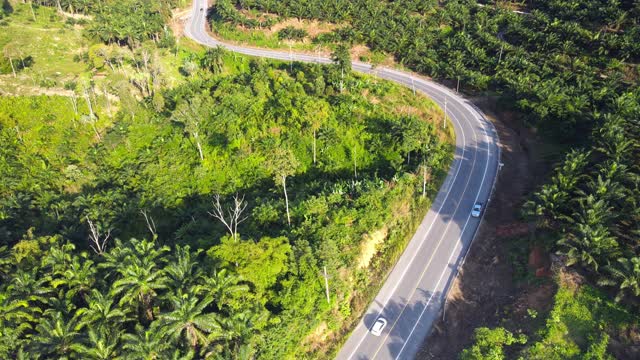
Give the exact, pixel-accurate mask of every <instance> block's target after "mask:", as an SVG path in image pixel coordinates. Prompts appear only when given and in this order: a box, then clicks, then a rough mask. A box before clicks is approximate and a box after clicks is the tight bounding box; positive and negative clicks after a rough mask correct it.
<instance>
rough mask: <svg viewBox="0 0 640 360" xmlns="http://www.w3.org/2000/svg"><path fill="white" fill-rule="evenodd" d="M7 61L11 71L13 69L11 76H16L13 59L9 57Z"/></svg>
mask: <svg viewBox="0 0 640 360" xmlns="http://www.w3.org/2000/svg"><path fill="white" fill-rule="evenodd" d="M9 63H10V64H11V71H13V77H14V78H15V77H18V75H16V68H15V66H13V59H11V58H9Z"/></svg>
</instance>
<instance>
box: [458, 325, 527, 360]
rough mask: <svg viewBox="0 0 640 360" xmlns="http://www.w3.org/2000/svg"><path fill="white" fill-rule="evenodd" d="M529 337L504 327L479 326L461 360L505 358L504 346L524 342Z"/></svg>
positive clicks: (501, 359)
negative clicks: (515, 333)
mask: <svg viewBox="0 0 640 360" xmlns="http://www.w3.org/2000/svg"><path fill="white" fill-rule="evenodd" d="M526 342H527V337H526V336H524V335H522V334H520V335H518V336H514V335H513V334H512V333H511V332H510V331H508V330H506V329H504V328H495V329H489V328H485V327H481V328H477V329H476V330H475V334H474V343H473V346H471V347H470V348H468V349H464V350H463V351H462V353H461V354H460V360H503V359H506V358H505V355H504V346H505V345H506V346H509V345H513V344H524V343H526Z"/></svg>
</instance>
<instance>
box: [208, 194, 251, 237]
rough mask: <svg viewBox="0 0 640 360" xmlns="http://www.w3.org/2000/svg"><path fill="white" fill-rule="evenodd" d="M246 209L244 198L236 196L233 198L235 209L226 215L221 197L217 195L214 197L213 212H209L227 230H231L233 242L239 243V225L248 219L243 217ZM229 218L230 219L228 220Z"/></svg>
mask: <svg viewBox="0 0 640 360" xmlns="http://www.w3.org/2000/svg"><path fill="white" fill-rule="evenodd" d="M246 208H247V203H246V202H245V201H244V196H242V197H238V195H237V194H236V195H235V196H234V197H233V207H231V208H229V209H228V210H227V214H226V215H225V212H224V210H223V209H222V205H220V195H219V194H216V195H214V197H213V212H209V215H211V216H213V217H214V218H216V219H218V220H220V222H221V223H222V224H223V225H224V226H225V227H226V228H227V230H229V233H230V234H231V236H232V237H233V240H234V241H238V225H239V224H240V223H242V222H243V221H245V220H246V219H247V216H244V217H243V216H242V213H243V212H244V210H245V209H246ZM227 216H228V218H229V219H228V220H227Z"/></svg>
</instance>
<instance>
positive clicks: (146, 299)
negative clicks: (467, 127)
mask: <svg viewBox="0 0 640 360" xmlns="http://www.w3.org/2000/svg"><path fill="white" fill-rule="evenodd" d="M117 50H118V48H116V47H114V46H96V47H94V48H93V49H92V51H90V54H89V57H90V58H91V62H92V64H93V66H101V67H102V68H103V69H105V70H107V69H110V68H111V66H112V65H114V66H120V65H118V63H119V61H118V60H117V56H116V55H117ZM136 51H145V49H144V48H140V49H138V50H136ZM112 52H113V53H112ZM185 58H188V61H189V62H192V63H194V64H195V65H196V66H195V69H194V72H193V74H194V75H195V76H193V78H192V79H191V81H189V82H187V83H185V84H182V85H179V86H176V87H174V88H172V89H171V90H167V91H165V92H162V91H156V92H155V94H154V95H153V96H150V95H151V94H149V93H148V92H147V91H146V90H145V94H147V98H146V99H145V100H144V101H143V102H141V103H139V102H137V101H136V99H135V97H134V96H133V95H132V94H131V93H130V90H129V88H127V87H120V85H118V84H121V83H118V82H115V83H114V84H113V85H112V86H114V87H116V89H117V91H118V93H119V94H120V95H121V97H120V100H121V101H120V104H119V106H120V112H119V113H118V114H117V115H115V119H114V120H110V121H109V122H107V121H106V120H105V119H104V118H103V117H102V116H98V117H95V116H94V117H91V116H89V115H88V114H87V113H88V110H89V109H88V108H87V107H86V101H85V102H84V103H83V100H84V99H82V98H80V99H78V101H77V103H74V102H73V101H72V99H69V98H64V97H32V98H0V106H2V107H1V108H2V109H6V111H5V110H3V111H2V112H0V114H2V115H0V124H1V127H0V130H1V131H0V136H2V143H3V146H2V148H0V175H1V176H0V182H1V183H0V184H1V186H0V191H1V192H2V195H3V196H2V199H3V200H2V202H1V203H0V204H1V205H2V207H0V211H1V214H2V217H1V218H0V229H1V230H2V232H1V234H2V239H1V240H2V243H3V244H8V245H11V246H12V248H11V251H13V252H14V254H16V255H17V257H16V256H13V255H12V254H11V253H10V252H9V251H10V250H9V248H8V247H3V248H2V249H0V252H2V253H3V254H4V253H8V252H9V253H8V255H7V256H6V257H0V259H4V258H6V259H7V261H8V262H0V275H1V276H2V277H3V279H5V278H6V280H7V281H3V282H2V284H1V285H0V294H1V295H0V302H1V303H2V306H3V309H5V308H6V310H2V311H3V314H5V313H6V314H7V315H5V316H4V317H3V318H2V319H1V320H0V321H3V322H5V323H3V324H2V325H3V328H4V327H8V328H10V329H11V330H10V331H3V332H2V333H1V334H0V335H1V336H3V341H1V342H0V343H2V344H9V345H7V346H5V347H2V348H0V357H6V358H12V357H16V356H17V354H18V353H26V354H31V353H33V352H39V353H42V354H45V355H46V356H49V357H65V356H66V357H69V358H74V357H76V358H78V357H82V358H114V357H117V356H124V354H127V355H128V354H136V356H139V357H140V358H148V357H151V358H153V357H154V356H155V357H156V358H169V357H176V358H189V357H192V356H193V357H202V356H204V355H205V354H208V353H215V354H218V356H219V357H220V358H225V359H226V358H234V357H238V358H239V357H242V356H248V357H255V358H266V359H271V358H286V357H297V356H304V355H305V354H306V352H307V349H304V348H303V347H302V346H301V340H302V339H303V338H304V337H305V336H306V335H307V334H309V333H310V332H311V331H313V329H314V327H315V326H317V324H318V323H319V322H320V321H329V320H330V321H329V323H330V324H331V327H332V329H333V330H336V331H338V330H339V329H340V326H342V324H343V322H344V320H345V318H347V317H350V316H352V315H351V314H352V313H353V312H354V311H352V309H349V308H348V304H349V296H351V295H350V294H352V293H354V292H355V289H356V287H368V286H369V285H370V283H368V282H366V281H364V282H361V283H357V284H356V283H353V282H352V281H351V277H350V276H343V275H340V274H349V273H351V272H352V271H355V270H354V269H352V266H351V265H352V264H353V263H354V262H355V261H356V259H357V257H358V256H359V248H360V243H361V242H362V241H363V238H365V234H367V233H369V232H370V231H373V230H375V229H378V228H381V227H387V228H388V229H389V230H390V231H391V232H392V233H393V234H394V235H393V236H392V237H390V239H389V242H388V244H390V245H391V244H395V246H401V245H398V244H402V241H403V239H404V238H405V236H399V235H396V234H405V235H406V233H405V232H404V231H405V229H406V228H408V225H407V222H408V221H409V219H411V217H412V216H414V214H415V216H419V214H421V213H422V212H423V211H425V210H426V208H425V205H426V204H428V202H425V201H423V200H421V197H420V191H421V178H420V177H419V176H416V175H415V174H414V173H415V172H416V171H417V169H419V167H420V165H421V164H422V163H424V162H428V163H429V164H430V165H431V166H432V171H433V174H434V175H435V176H434V178H441V175H442V174H443V173H444V171H445V170H446V168H447V166H448V163H449V161H450V157H451V150H452V149H451V147H450V145H449V144H447V143H444V142H441V141H440V140H439V136H441V135H440V134H437V130H436V129H437V127H436V126H433V124H432V123H431V121H432V119H431V118H430V117H431V116H433V115H432V114H436V115H437V113H435V112H434V110H433V108H434V106H433V104H432V103H430V102H429V101H428V100H426V99H423V98H414V97H412V96H411V93H410V91H408V90H404V89H400V88H398V87H396V86H394V85H389V84H387V83H384V82H380V81H378V80H374V79H371V78H366V77H355V76H352V75H351V74H347V75H346V76H345V77H344V78H342V76H340V73H339V70H337V69H336V67H320V66H317V65H302V64H293V65H289V64H284V65H273V64H267V63H265V62H261V61H251V62H248V63H247V64H246V65H244V66H239V65H238V64H241V62H240V61H238V62H237V63H236V64H230V61H229V59H230V57H229V56H227V54H225V53H224V52H221V51H219V49H213V50H211V51H209V52H208V53H206V54H192V55H190V56H185ZM242 61H244V60H242ZM138 66H139V67H144V66H145V65H144V63H139V64H138ZM231 69H232V70H231ZM225 71H226V72H227V73H225ZM229 71H233V73H231V74H229V73H228V72H229ZM213 72H216V73H217V74H216V75H214V74H212V73H213ZM223 75H225V76H223ZM114 76H115V75H114ZM114 80H115V79H114ZM340 81H343V86H344V91H343V92H342V93H340V94H339V95H335V94H337V93H338V88H339V86H340V85H339V82H340ZM84 85H85V84H83V83H80V84H76V85H75V86H76V87H82V86H84ZM71 86H72V85H70V87H71ZM142 88H143V89H144V87H142ZM82 89H84V88H82ZM88 96H89V97H91V93H89V94H88ZM371 97H377V98H379V99H383V101H379V102H377V103H374V102H372V101H370V98H371ZM157 98H160V99H161V101H160V100H157ZM157 104H160V105H157ZM75 105H78V108H77V113H76V108H75ZM399 107H411V108H413V109H414V110H415V111H414V112H415V113H416V114H417V115H412V116H408V115H400V113H399V111H397V109H398V108H399ZM156 110H158V111H156ZM418 115H420V117H418ZM438 118H440V117H438ZM111 121H113V122H111ZM111 124H113V125H111ZM107 126H110V127H109V128H107ZM390 130H392V131H390ZM445 139H446V137H445ZM426 145H428V146H426ZM285 191H286V195H287V197H283V194H284V193H285ZM436 191H437V184H436V183H434V184H430V187H429V195H433V194H435V192H436ZM236 193H239V194H240V195H244V199H245V201H246V204H247V208H246V211H245V212H244V213H243V218H244V216H248V217H247V218H246V219H245V221H243V222H241V223H240V225H239V228H238V233H239V234H241V235H242V236H239V237H238V238H237V239H234V238H233V237H229V236H227V229H226V228H225V227H224V226H222V224H221V223H219V222H218V221H217V220H216V219H214V218H213V217H211V216H210V214H209V213H210V212H211V198H212V194H220V195H221V199H222V202H223V207H224V209H225V210H226V208H227V207H228V206H230V205H232V204H228V203H225V200H227V199H229V198H231V197H232V195H233V194H236ZM285 209H286V210H288V213H289V217H290V225H289V224H288V221H287V220H286V219H285V217H284V214H285ZM399 209H402V210H399ZM32 227H33V228H34V229H33V230H31V233H28V231H30V230H29V229H30V228H32ZM394 229H398V230H394ZM145 237H150V238H153V239H154V240H153V241H145V240H136V238H145ZM21 238H24V240H22V241H20V242H19V241H18V240H19V239H21ZM115 238H119V239H129V240H127V241H122V240H114V239H115ZM63 239H64V240H63ZM67 241H68V242H67ZM89 241H92V242H91V243H89ZM96 241H98V242H100V241H104V244H105V245H104V246H105V247H106V250H105V251H98V254H93V253H92V249H93V248H95V246H94V245H96V244H95V242H96ZM165 244H166V245H165ZM14 245H15V247H14ZM90 245H91V246H90ZM3 249H4V250H3ZM191 249H196V250H191ZM205 249H207V250H208V251H207V256H204V254H203V251H202V250H205ZM381 251H382V252H383V253H384V251H385V249H381ZM393 251H396V250H395V248H394V250H393ZM392 253H395V252H392ZM90 254H91V255H90ZM18 258H19V261H18ZM379 258H385V259H386V257H383V256H382V255H381V256H380V257H379ZM27 265H29V266H27ZM323 265H327V267H328V268H329V269H330V270H329V271H330V272H331V274H330V275H331V276H332V279H333V280H332V282H331V289H330V291H331V297H332V299H334V300H332V302H331V304H327V302H326V300H325V298H324V296H325V295H324V288H323V281H322V277H321V276H320V269H321V268H322V266H323ZM375 266H376V269H377V268H378V267H379V266H380V265H375ZM338 306H339V307H340V311H339V314H340V315H338V317H336V312H335V311H336V309H337V308H338ZM356 310H357V309H356ZM356 312H357V311H356ZM7 322H8V323H7ZM18 324H20V325H19V326H18ZM47 332H50V335H47ZM7 339H8V340H7ZM5 340H6V341H5ZM3 346H4V345H3ZM131 356H133V355H131Z"/></svg>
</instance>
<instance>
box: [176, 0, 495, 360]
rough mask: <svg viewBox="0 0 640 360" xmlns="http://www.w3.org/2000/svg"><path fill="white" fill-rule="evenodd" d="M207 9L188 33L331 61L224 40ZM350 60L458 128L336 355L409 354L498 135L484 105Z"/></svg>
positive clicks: (438, 300)
mask: <svg viewBox="0 0 640 360" xmlns="http://www.w3.org/2000/svg"><path fill="white" fill-rule="evenodd" d="M201 9H203V10H201ZM206 10H207V3H206V0H194V3H193V11H192V14H191V16H190V18H189V19H188V20H187V23H186V26H185V34H186V35H187V36H188V37H190V38H191V39H193V40H195V41H196V42H198V43H200V44H202V45H205V46H212V47H213V46H223V47H225V48H227V49H228V50H230V51H235V52H238V53H241V54H245V55H251V56H258V57H265V58H270V59H277V60H284V61H303V62H315V63H321V64H329V63H331V60H330V59H327V58H322V57H316V56H312V55H303V54H296V53H291V52H281V51H274V50H264V49H254V48H246V47H242V46H236V45H230V44H225V43H223V42H221V41H219V40H217V39H214V38H212V37H211V36H210V35H209V34H208V33H207V32H206V30H205V26H206V18H205V17H206ZM352 66H353V69H354V70H355V71H358V72H361V73H366V74H375V75H376V76H378V77H380V78H384V79H387V80H391V81H394V82H396V83H398V84H401V85H404V86H407V87H410V88H413V89H415V90H416V91H420V92H422V93H424V94H426V95H428V96H429V97H431V98H432V99H433V100H434V101H435V102H436V103H438V104H439V105H440V106H441V107H446V111H447V116H448V117H449V118H450V119H451V123H452V124H453V126H454V129H455V134H456V149H455V155H454V160H453V162H452V164H451V168H450V169H449V173H448V175H447V177H446V179H445V181H444V183H443V185H442V188H440V190H439V192H438V194H437V195H436V198H435V200H434V202H433V204H432V206H431V208H430V209H429V212H428V213H427V215H426V216H425V218H424V219H423V220H422V223H421V224H420V227H419V228H418V229H417V231H416V233H415V234H414V236H413V238H412V239H411V241H410V242H409V244H408V245H407V248H406V249H405V251H404V253H403V254H402V255H401V257H400V259H399V260H398V262H397V263H396V265H395V266H394V268H393V270H392V271H391V273H390V274H389V276H388V278H387V279H386V281H385V283H384V284H383V286H382V288H381V289H380V292H379V293H378V294H377V295H376V297H375V299H374V300H373V302H372V303H371V304H370V305H369V308H368V309H367V310H366V312H365V313H364V315H363V317H362V319H361V320H360V322H359V323H358V325H357V327H356V328H355V329H354V330H353V332H352V333H351V335H350V337H349V339H348V340H347V341H346V342H345V344H344V346H343V347H342V349H341V350H340V352H339V353H338V356H337V357H338V359H354V360H355V359H358V360H360V359H412V358H414V357H415V354H416V353H417V351H418V349H419V348H420V346H421V344H422V341H423V340H424V338H425V337H426V336H427V334H428V333H429V330H430V329H431V326H432V325H433V323H434V321H435V319H436V317H437V316H438V315H439V314H440V313H441V309H442V307H443V303H444V300H445V298H446V294H447V291H448V289H449V287H450V285H451V283H452V282H453V280H454V279H455V277H456V275H457V272H458V269H459V267H460V266H461V264H462V262H463V261H464V256H465V255H466V253H467V251H468V250H469V247H470V245H471V242H472V241H473V238H474V236H475V234H476V231H477V229H478V227H479V226H480V222H481V219H482V218H480V219H478V218H473V217H471V214H470V212H471V208H472V206H473V204H474V203H475V202H478V201H479V202H482V203H485V204H486V203H487V202H488V201H489V198H490V196H491V193H492V190H493V186H494V184H495V180H496V177H497V174H498V168H499V166H498V165H499V163H500V148H499V140H498V135H497V132H496V130H495V128H494V127H493V125H492V124H491V122H489V121H488V120H487V119H486V118H485V117H484V115H483V114H482V112H481V111H480V110H479V109H477V108H476V107H475V106H474V105H473V104H471V103H470V102H469V101H467V100H466V99H464V98H463V97H461V96H460V95H458V94H456V93H454V92H452V91H450V90H449V89H447V88H445V87H444V86H441V85H438V84H436V83H434V82H432V81H428V80H424V79H421V78H418V77H415V76H414V75H412V74H411V73H408V72H404V71H398V70H393V69H388V68H376V69H373V68H372V66H371V65H369V64H366V63H360V62H354V63H353V64H352ZM445 102H446V106H445ZM485 207H486V205H485ZM379 316H383V317H384V318H386V319H387V321H388V324H387V326H386V327H385V329H384V331H383V332H382V334H381V335H380V336H374V335H372V334H371V333H370V332H369V329H370V328H371V326H372V325H373V323H374V322H375V320H376V319H377V318H378V317H379Z"/></svg>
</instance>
